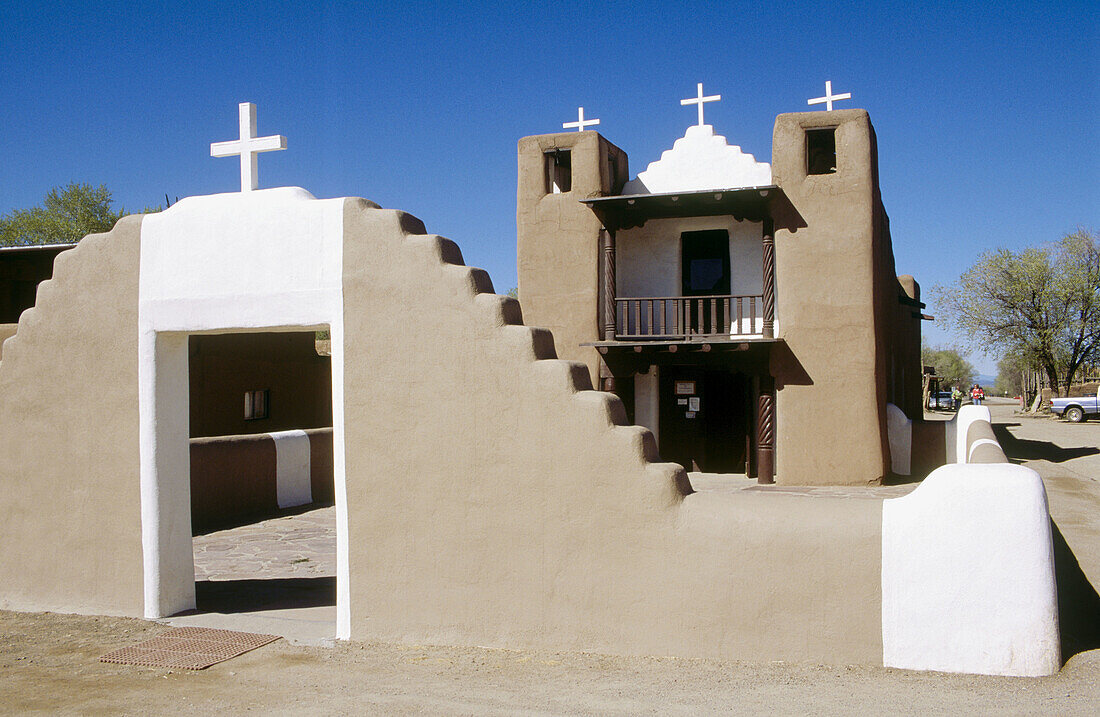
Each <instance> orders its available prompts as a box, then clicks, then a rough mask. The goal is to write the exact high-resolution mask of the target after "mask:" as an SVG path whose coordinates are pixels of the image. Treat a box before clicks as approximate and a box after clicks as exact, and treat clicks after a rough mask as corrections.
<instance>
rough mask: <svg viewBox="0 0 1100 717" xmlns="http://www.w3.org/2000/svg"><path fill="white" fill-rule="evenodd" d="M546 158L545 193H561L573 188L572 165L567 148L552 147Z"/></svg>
mask: <svg viewBox="0 0 1100 717" xmlns="http://www.w3.org/2000/svg"><path fill="white" fill-rule="evenodd" d="M543 156H544V157H545V158H546V193H547V194H562V193H564V192H568V191H569V190H571V189H572V188H573V165H572V162H571V161H570V155H569V150H568V149H554V150H551V151H549V152H547V153H546V154H545V155H543Z"/></svg>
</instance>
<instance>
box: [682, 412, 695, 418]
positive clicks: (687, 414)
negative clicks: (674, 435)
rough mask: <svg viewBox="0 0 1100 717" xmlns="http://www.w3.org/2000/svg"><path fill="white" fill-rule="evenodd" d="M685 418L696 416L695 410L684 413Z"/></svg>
mask: <svg viewBox="0 0 1100 717" xmlns="http://www.w3.org/2000/svg"><path fill="white" fill-rule="evenodd" d="M684 418H695V411H688V412H687V413H685V414H684Z"/></svg>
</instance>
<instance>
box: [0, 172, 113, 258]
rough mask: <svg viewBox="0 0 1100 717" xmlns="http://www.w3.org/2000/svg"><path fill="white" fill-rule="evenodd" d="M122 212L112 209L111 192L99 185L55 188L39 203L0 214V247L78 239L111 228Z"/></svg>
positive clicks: (64, 241) (70, 185)
mask: <svg viewBox="0 0 1100 717" xmlns="http://www.w3.org/2000/svg"><path fill="white" fill-rule="evenodd" d="M123 214H125V211H124V210H123V209H122V208H121V207H120V208H119V209H118V210H115V209H114V208H112V206H111V192H110V190H109V189H107V187H105V186H104V185H102V184H101V185H99V186H98V187H93V186H91V185H90V184H75V183H70V184H69V185H68V186H65V187H54V188H53V189H51V190H50V191H49V192H47V193H46V198H45V199H44V200H43V201H42V205H41V206H37V207H31V208H30V209H16V210H14V211H12V212H9V213H8V214H5V215H4V216H2V217H0V246H25V245H29V244H65V243H69V242H75V241H79V240H80V239H82V238H83V237H84V236H85V235H87V234H93V233H96V232H105V231H110V229H111V227H113V226H114V225H115V222H117V221H118V219H119V217H121V216H122V215H123Z"/></svg>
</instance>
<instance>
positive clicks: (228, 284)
mask: <svg viewBox="0 0 1100 717" xmlns="http://www.w3.org/2000/svg"><path fill="white" fill-rule="evenodd" d="M344 201H345V200H344V199H328V200H317V199H315V198H314V197H313V196H312V195H311V194H310V193H309V192H307V191H305V190H304V189H300V188H296V187H284V188H279V189H267V190H262V191H254V192H246V193H232V194H217V195H211V196H205V197H188V198H187V199H184V200H181V201H180V202H178V203H176V204H175V205H173V206H172V207H171V208H170V209H168V210H166V211H164V212H161V213H159V214H152V215H149V216H147V217H145V219H144V221H143V223H142V228H141V277H140V284H139V285H140V298H139V306H138V326H139V332H140V337H139V358H138V360H139V366H138V374H139V382H140V403H141V405H140V419H141V439H140V445H141V500H142V541H143V547H144V562H145V565H144V568H145V615H146V616H147V617H150V618H155V617H164V616H167V615H171V614H174V613H177V612H180V611H182V610H186V609H190V608H193V607H194V606H195V594H194V563H193V557H192V547H191V520H190V518H191V507H190V456H189V451H188V361H187V336H188V335H189V334H192V333H226V332H247V331H272V330H276V331H277V330H302V329H307V330H308V329H314V328H322V327H328V328H329V329H330V331H331V336H332V418H333V467H334V479H335V489H336V512H337V637H341V638H346V637H348V636H349V635H350V613H349V607H348V606H349V600H348V562H347V554H348V553H347V541H348V535H347V503H346V493H345V472H344V430H343V421H344V410H343V408H344V386H343V377H344V371H343V368H344V354H343V347H344V342H343V327H344V324H343V288H342V282H343V241H344V236H343V234H344V230H343V211H344Z"/></svg>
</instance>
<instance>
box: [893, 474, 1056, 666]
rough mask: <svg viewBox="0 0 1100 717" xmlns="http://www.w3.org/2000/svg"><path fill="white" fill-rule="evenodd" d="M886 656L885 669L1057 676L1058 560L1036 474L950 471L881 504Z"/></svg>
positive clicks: (1042, 491)
mask: <svg viewBox="0 0 1100 717" xmlns="http://www.w3.org/2000/svg"><path fill="white" fill-rule="evenodd" d="M882 647H883V664H885V665H886V666H887V667H898V668H904V669H911V670H939V671H944V672H969V673H975V674H989V675H1024V676H1039V675H1050V674H1054V673H1055V672H1057V671H1058V668H1059V666H1060V664H1061V655H1060V644H1059V636H1058V600H1057V587H1056V584H1055V575H1054V552H1053V548H1052V543H1051V532H1050V515H1049V513H1048V511H1047V499H1046V491H1045V490H1044V488H1043V482H1042V479H1041V478H1040V477H1039V475H1038V474H1037V473H1035V472H1034V471H1032V470H1031V469H1029V468H1024V467H1023V466H1017V465H1013V464H1009V463H1002V464H988V465H959V464H952V465H946V466H942V467H940V468H937V469H936V470H935V471H933V472H932V473H931V474H930V475H929V476H928V477H927V478H925V480H924V482H923V483H921V485H920V486H918V487H917V489H916V490H915V491H913V492H912V493H910V494H909V495H907V496H905V497H903V498H895V499H892V500H887V501H884V502H883V506H882Z"/></svg>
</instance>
